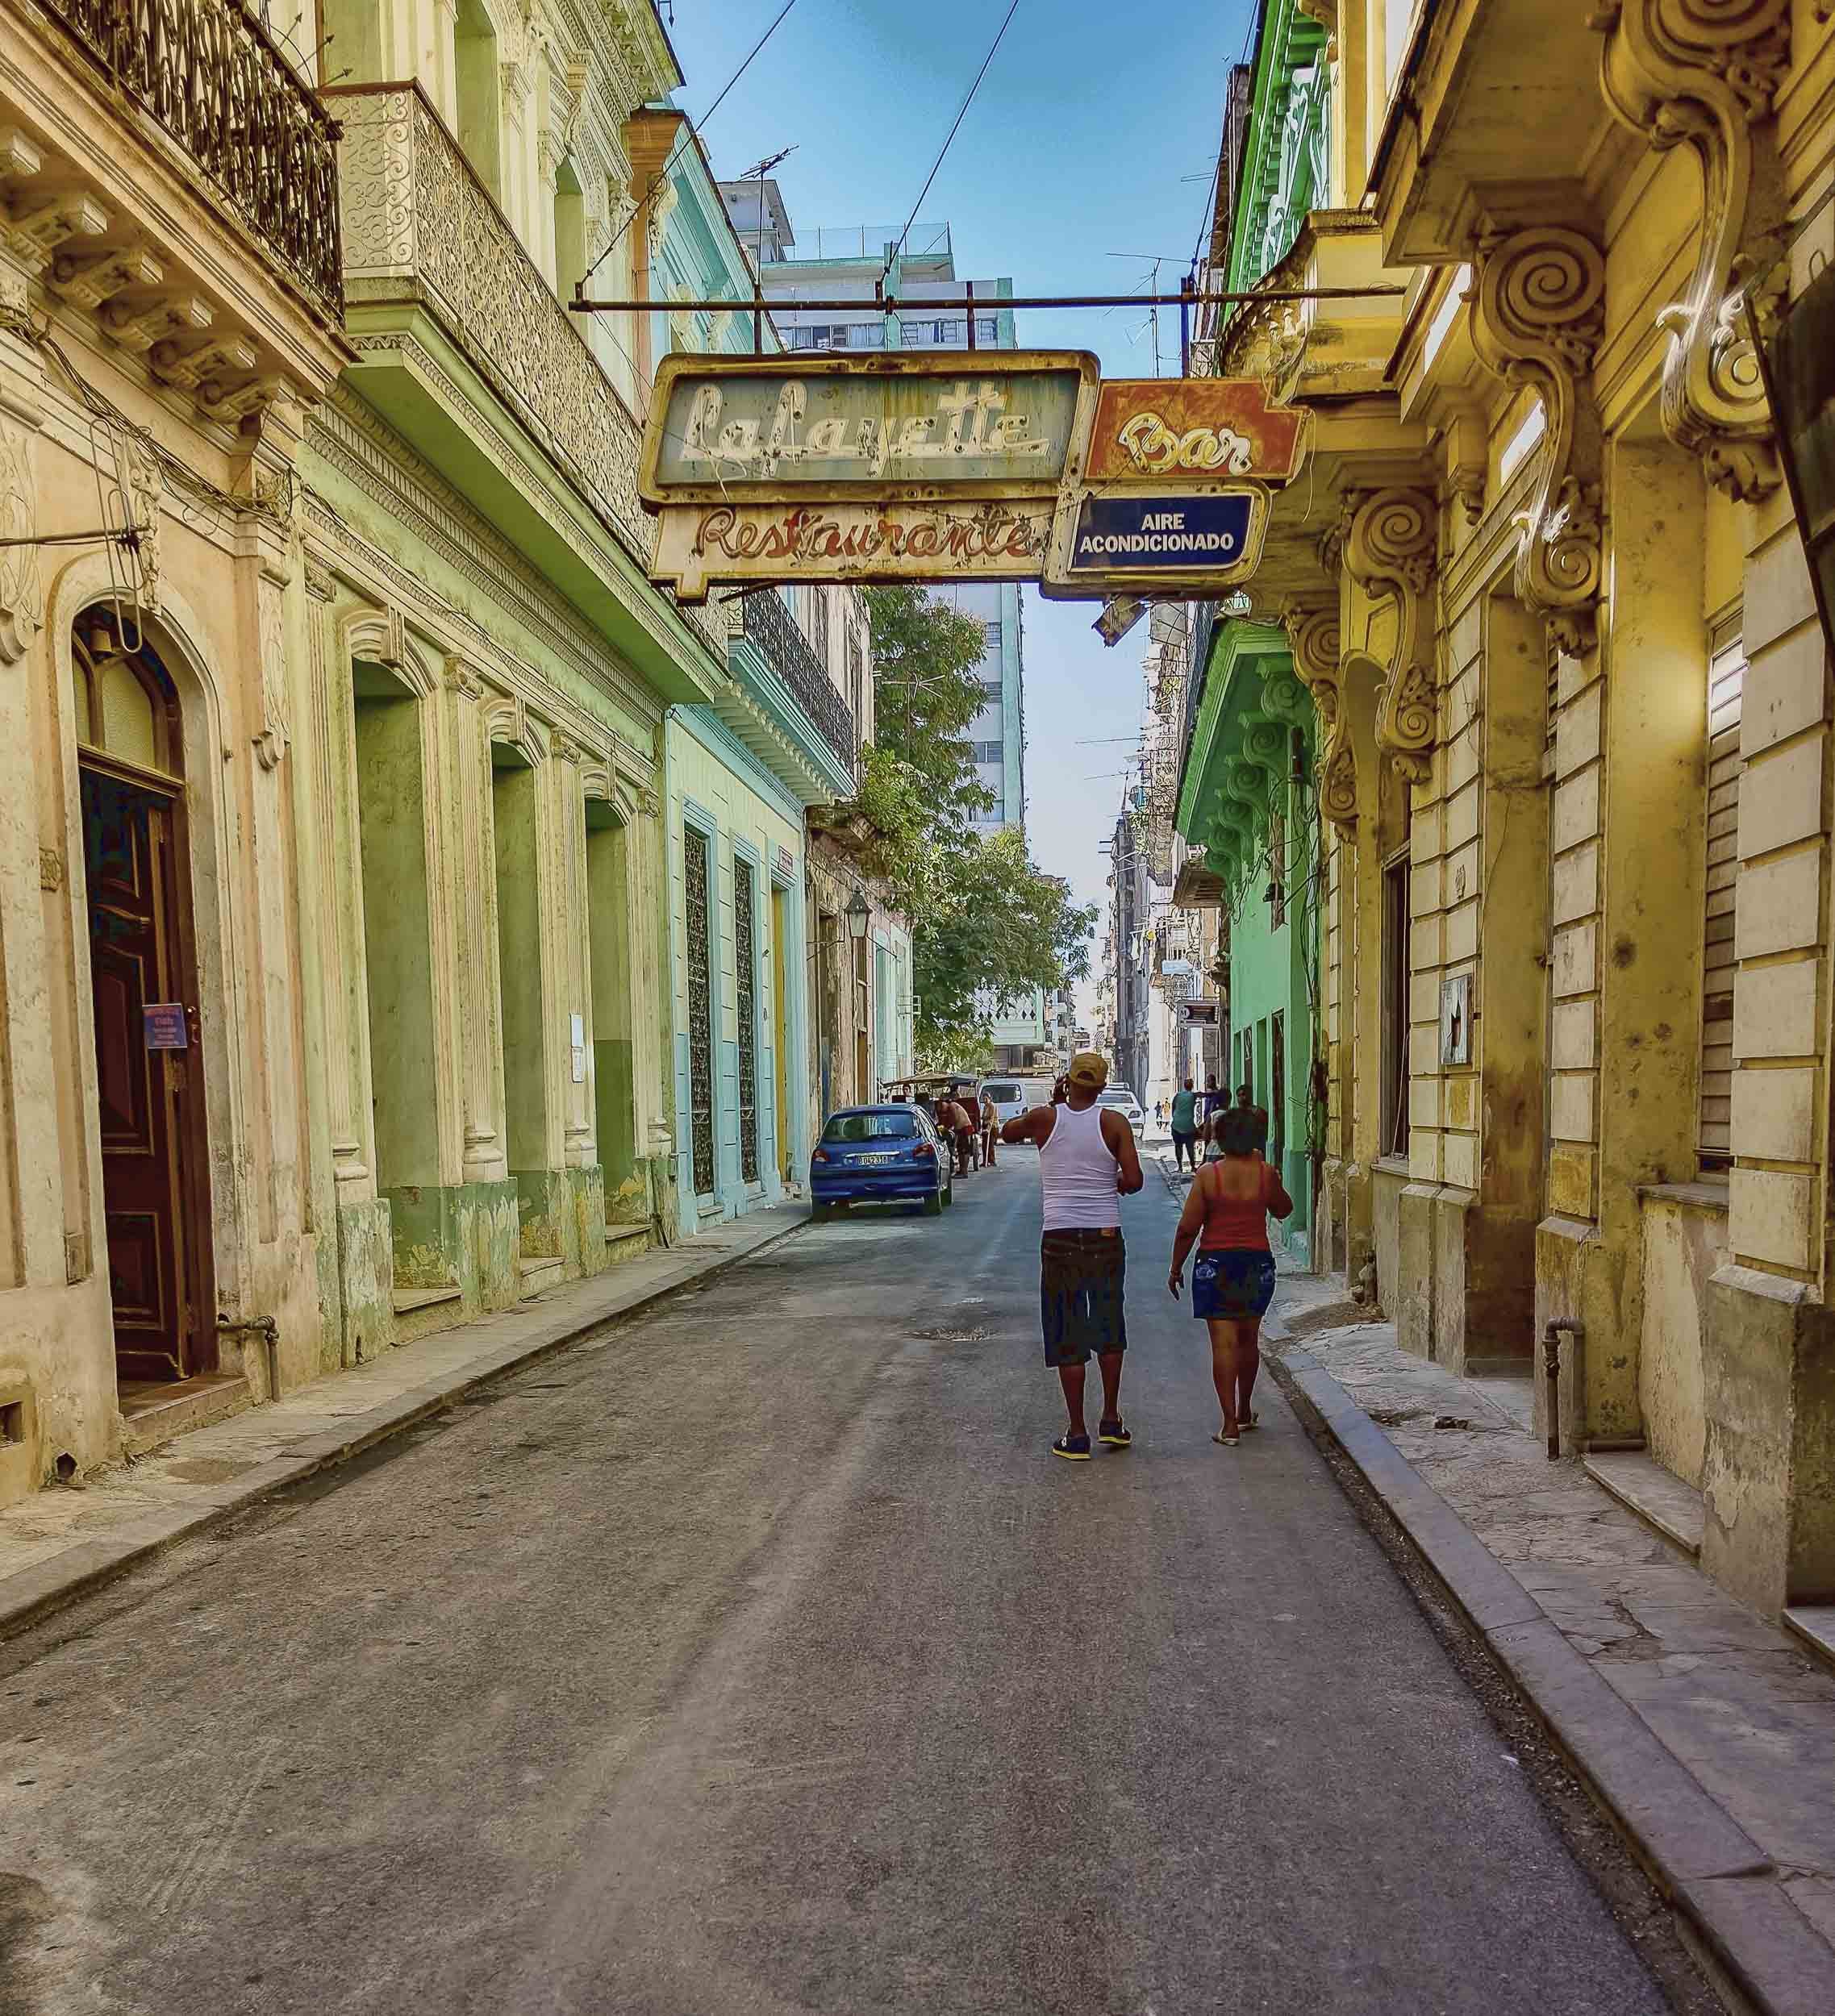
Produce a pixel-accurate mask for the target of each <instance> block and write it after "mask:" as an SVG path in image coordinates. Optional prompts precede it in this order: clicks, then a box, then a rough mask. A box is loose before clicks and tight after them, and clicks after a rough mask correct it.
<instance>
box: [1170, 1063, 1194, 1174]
mask: <svg viewBox="0 0 1835 2016" xmlns="http://www.w3.org/2000/svg"><path fill="white" fill-rule="evenodd" d="M1187 1162H1189V1163H1190V1164H1191V1167H1192V1168H1193V1169H1194V1170H1195V1169H1196V1168H1197V1167H1198V1094H1197V1093H1196V1092H1195V1091H1194V1090H1193V1089H1192V1085H1191V1080H1190V1079H1189V1078H1187V1079H1186V1081H1185V1082H1184V1084H1183V1085H1181V1086H1180V1087H1179V1089H1178V1091H1177V1092H1175V1093H1174V1094H1173V1095H1172V1165H1173V1167H1174V1168H1175V1169H1182V1168H1184V1167H1185V1165H1186V1163H1187Z"/></svg>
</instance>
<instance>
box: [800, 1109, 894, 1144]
mask: <svg viewBox="0 0 1835 2016" xmlns="http://www.w3.org/2000/svg"><path fill="white" fill-rule="evenodd" d="M917 1131H918V1123H917V1122H916V1120H915V1118H913V1117H912V1116H911V1114H908V1113H837V1114H836V1115H835V1117H834V1118H833V1119H832V1120H831V1121H830V1122H829V1123H828V1126H827V1127H824V1129H823V1130H822V1139H824V1141H884V1140H891V1139H899V1138H901V1137H903V1136H906V1135H913V1134H915V1133H916V1132H917Z"/></svg>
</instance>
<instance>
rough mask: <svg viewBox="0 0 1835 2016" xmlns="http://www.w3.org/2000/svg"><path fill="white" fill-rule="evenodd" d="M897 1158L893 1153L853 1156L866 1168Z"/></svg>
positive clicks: (894, 1160)
mask: <svg viewBox="0 0 1835 2016" xmlns="http://www.w3.org/2000/svg"><path fill="white" fill-rule="evenodd" d="M898 1159H899V1158H898V1156H895V1155H857V1156H855V1157H854V1160H855V1161H856V1162H857V1163H859V1164H861V1166H862V1167H863V1168H874V1166H875V1165H877V1164H879V1163H882V1162H896V1161H897V1160H898Z"/></svg>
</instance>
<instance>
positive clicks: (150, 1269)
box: [71, 608, 216, 1406]
mask: <svg viewBox="0 0 1835 2016" xmlns="http://www.w3.org/2000/svg"><path fill="white" fill-rule="evenodd" d="M129 644H131V645H133V646H134V647H135V648H132V649H129V648H127V646H128V645H129ZM71 678H72V684H73V689H74V690H73V703H74V714H75V719H76V728H77V769H78V773H79V776H80V778H81V796H82V814H83V866H84V874H85V893H86V898H87V910H88V918H89V934H90V989H91V994H92V998H93V1002H94V1024H95V1056H96V1104H97V1110H98V1120H99V1123H100V1131H101V1137H102V1208H103V1218H104V1223H105V1226H106V1239H107V1248H108V1276H109V1291H110V1297H111V1303H112V1306H113V1311H114V1322H115V1377H116V1381H117V1385H118V1388H119V1391H120V1395H121V1398H122V1401H123V1405H124V1406H131V1402H132V1399H133V1397H134V1396H133V1393H132V1391H131V1389H133V1388H135V1387H136V1386H140V1385H148V1384H154V1385H164V1384H166V1383H169V1382H170V1381H175V1380H180V1379H186V1378H190V1377H195V1376H197V1375H198V1374H201V1373H207V1372H214V1371H215V1369H216V1322H215V1293H214V1289H213V1282H212V1274H211V1246H210V1225H211V1210H210V1190H209V1181H208V1176H207V1170H208V1161H207V1152H206V1121H205V1111H204V1075H203V1068H202V1060H201V1059H200V1057H199V1056H198V1038H199V1028H198V984H197V964H196V957H195V951H194V943H193V935H192V918H191V881H190V864H189V860H188V859H187V855H186V826H185V781H184V743H183V738H182V735H181V724H180V720H179V702H178V694H177V689H176V688H175V687H174V685H173V681H172V678H171V675H170V674H169V673H168V672H167V671H166V669H165V666H164V664H161V661H160V658H159V656H158V654H157V652H156V650H155V648H154V647H153V645H152V643H151V642H150V640H149V639H147V638H146V637H145V636H144V635H142V634H141V633H140V631H139V628H138V626H137V625H136V624H132V623H130V624H129V625H127V635H126V636H125V637H124V636H123V628H122V626H121V624H120V623H119V620H118V619H117V616H116V614H115V612H114V611H113V610H109V609H107V608H96V609H91V610H86V611H85V613H84V614H82V615H81V616H80V617H79V618H78V619H77V622H76V624H75V626H74V636H73V646H72V652H71Z"/></svg>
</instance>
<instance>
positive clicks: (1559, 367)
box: [1471, 224, 1606, 650]
mask: <svg viewBox="0 0 1835 2016" xmlns="http://www.w3.org/2000/svg"><path fill="white" fill-rule="evenodd" d="M1476 264H1477V272H1478V285H1477V286H1476V288H1475V289H1474V292H1473V295H1472V307H1471V328H1472V342H1473V346H1474V348H1475V349H1476V350H1477V351H1478V355H1479V356H1480V357H1481V358H1483V360H1484V362H1485V363H1486V364H1487V366H1489V368H1490V369H1491V370H1493V371H1495V373H1497V374H1498V375H1499V377H1501V378H1502V379H1503V381H1504V382H1505V383H1506V384H1508V385H1516V386H1527V387H1528V388H1529V389H1531V390H1533V392H1534V393H1535V394H1537V397H1538V398H1540V399H1541V403H1542V410H1543V413H1544V414H1545V417H1546V419H1547V423H1548V431H1547V443H1548V445H1547V447H1546V448H1545V451H1544V452H1543V458H1542V464H1541V478H1540V480H1539V481H1538V482H1537V486H1536V491H1535V494H1534V496H1533V498H1532V500H1531V502H1530V505H1529V508H1528V510H1526V511H1525V512H1524V514H1523V518H1522V521H1521V539H1520V544H1518V547H1517V549H1516V598H1517V600H1518V601H1519V602H1521V603H1522V604H1523V605H1524V607H1525V608H1528V609H1533V610H1537V611H1538V612H1539V613H1541V614H1542V615H1544V616H1545V617H1547V618H1548V619H1549V623H1551V624H1552V625H1553V626H1554V627H1555V629H1556V631H1557V632H1558V635H1561V636H1562V637H1563V638H1564V639H1566V638H1572V639H1575V640H1577V641H1576V642H1575V643H1574V644H1572V645H1567V646H1564V648H1572V649H1576V650H1583V649H1585V648H1587V645H1588V644H1590V643H1591V639H1592V630H1593V610H1594V607H1595V605H1596V604H1597V602H1598V601H1599V584H1600V581H1601V578H1602V575H1603V573H1604V562H1603V557H1602V553H1601V527H1600V522H1599V472H1600V464H1601V455H1600V446H1599V414H1598V411H1597V410H1596V409H1595V406H1594V403H1593V398H1592V391H1591V385H1589V384H1588V383H1587V380H1588V379H1589V378H1590V377H1591V373H1592V368H1593V356H1594V353H1595V351H1596V350H1597V348H1598V347H1599V338H1600V336H1601V335H1602V333H1603V331H1604V327H1605V298H1606V262H1605V257H1604V254H1603V253H1602V252H1600V250H1599V247H1598V246H1597V245H1595V244H1594V243H1593V241H1592V240H1591V239H1590V238H1588V237H1587V235H1586V234H1585V233H1584V232H1583V231H1573V230H1570V229H1569V228H1567V227H1566V226H1564V225H1558V224H1538V225H1535V226H1532V227H1529V228H1528V229H1527V230H1523V231H1508V232H1495V231H1494V232H1490V233H1487V235H1485V236H1483V238H1481V240H1479V243H1478V255H1477V261H1476Z"/></svg>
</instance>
